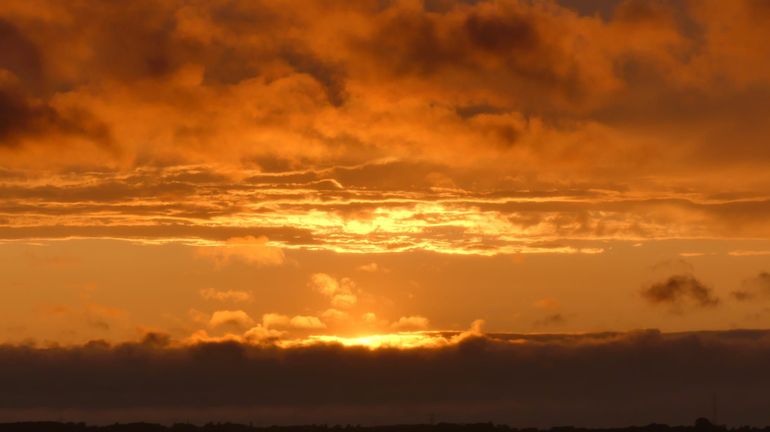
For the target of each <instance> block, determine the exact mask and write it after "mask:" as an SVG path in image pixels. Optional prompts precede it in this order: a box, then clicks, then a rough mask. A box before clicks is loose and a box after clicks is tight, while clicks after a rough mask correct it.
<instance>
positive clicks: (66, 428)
mask: <svg viewBox="0 0 770 432" xmlns="http://www.w3.org/2000/svg"><path fill="white" fill-rule="evenodd" d="M594 431H595V432H728V431H733V432H759V431H762V432H770V426H765V427H763V428H757V427H748V426H744V427H739V428H726V427H724V426H715V425H712V424H711V423H710V422H709V421H708V420H706V419H698V420H696V422H695V424H694V425H693V426H668V425H663V424H650V425H647V426H630V427H625V428H606V429H588V428H577V427H572V426H562V427H554V428H550V429H534V428H513V427H510V426H507V425H496V424H493V423H473V424H452V423H438V424H415V425H392V426H354V425H346V426H340V425H337V426H326V425H304V426H269V427H257V426H251V425H243V424H236V423H208V424H205V425H202V426H197V425H192V424H185V423H177V424H173V425H171V426H164V425H160V424H154V423H122V424H120V423H116V424H113V425H107V426H92V425H87V424H85V423H60V422H21V423H0V432H594Z"/></svg>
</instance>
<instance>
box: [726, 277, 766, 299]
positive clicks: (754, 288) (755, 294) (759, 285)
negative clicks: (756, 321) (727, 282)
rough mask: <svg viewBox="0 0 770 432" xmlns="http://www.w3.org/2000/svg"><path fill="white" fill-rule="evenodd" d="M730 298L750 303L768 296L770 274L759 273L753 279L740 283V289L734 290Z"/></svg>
mask: <svg viewBox="0 0 770 432" xmlns="http://www.w3.org/2000/svg"><path fill="white" fill-rule="evenodd" d="M731 294H732V296H733V297H734V298H735V299H736V300H738V301H751V300H754V299H757V298H761V297H768V296H770V273H768V272H760V273H759V274H758V275H756V276H754V277H753V278H750V279H746V280H744V281H743V282H742V283H741V288H740V289H737V290H734V291H733V292H732V293H731Z"/></svg>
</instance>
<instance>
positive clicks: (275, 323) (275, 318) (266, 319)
mask: <svg viewBox="0 0 770 432" xmlns="http://www.w3.org/2000/svg"><path fill="white" fill-rule="evenodd" d="M290 321H291V319H290V318H289V317H288V316H286V315H282V314H277V313H266V314H264V315H262V325H263V326H264V327H265V328H272V327H286V326H288V325H289V322H290Z"/></svg>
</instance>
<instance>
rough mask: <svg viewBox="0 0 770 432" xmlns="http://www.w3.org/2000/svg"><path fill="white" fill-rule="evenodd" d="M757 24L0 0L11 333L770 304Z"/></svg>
mask: <svg viewBox="0 0 770 432" xmlns="http://www.w3.org/2000/svg"><path fill="white" fill-rule="evenodd" d="M769 38H770V6H768V3H767V2H763V1H759V0H731V1H717V0H706V1H652V0H650V1H641V0H622V1H621V0H618V1H616V0H602V1H590V2H589V1H586V2H581V1H574V0H569V1H567V0H564V1H548V0H543V1H525V0H499V1H494V0H490V1H470V0H468V1H463V0H422V1H420V0H402V1H399V0H387V1H379V0H377V1H375V0H362V1H355V2H348V1H334V0H317V1H311V0H299V1H296V0H295V1H240V0H233V1H211V2H196V1H183V0H170V1H163V2H157V1H150V0H137V1H131V2H95V1H86V0H75V1H67V2H61V1H55V0H36V1H29V0H4V1H3V5H2V7H1V8H0V275H2V277H1V278H0V293H1V294H2V301H0V344H7V345H8V346H17V345H28V346H36V347H46V346H52V345H62V346H75V345H81V344H84V343H87V342H89V341H94V340H103V341H107V342H109V343H112V344H119V343H124V342H130V341H139V340H142V339H143V338H145V337H146V335H147V334H152V335H156V336H157V335H163V337H164V338H168V340H169V341H171V342H170V343H171V345H172V346H174V347H188V346H192V345H195V344H199V343H205V342H217V341H223V340H229V341H235V342H238V343H243V344H248V345H265V344H266V345H275V346H278V347H283V348H285V349H294V348H296V347H304V346H308V345H312V344H323V343H326V342H339V343H342V344H344V345H351V344H353V345H355V344H362V345H366V346H369V347H379V346H383V345H385V346H388V345H395V346H409V347H415V346H418V347H446V346H451V345H454V344H458V343H460V342H461V340H460V339H462V338H461V336H460V335H463V334H464V335H476V336H478V335H481V334H483V333H485V332H486V333H500V334H507V333H516V334H530V333H595V332H606V331H613V332H628V331H633V330H637V329H660V330H662V331H664V332H686V331H700V330H720V331H724V330H731V329H745V328H768V327H770V273H768V272H770V195H768V191H770V170H768V169H767V167H768V166H770V165H769V164H770V146H768V144H767V143H768V142H770V128H768V127H767V125H766V122H767V118H769V117H768V114H770V53H768V49H767V42H766V41H767V40H768V39H769ZM479 320H481V321H479ZM432 331H447V332H452V333H431V332H432ZM462 332H465V333H462ZM377 335H379V336H377ZM383 335H384V336H383ZM164 340H165V339H164ZM179 349H182V348H179ZM0 417H2V412H0Z"/></svg>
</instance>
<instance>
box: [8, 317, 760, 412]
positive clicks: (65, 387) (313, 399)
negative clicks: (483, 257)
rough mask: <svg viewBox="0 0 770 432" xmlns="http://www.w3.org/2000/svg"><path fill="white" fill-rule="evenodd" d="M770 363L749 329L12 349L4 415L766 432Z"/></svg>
mask: <svg viewBox="0 0 770 432" xmlns="http://www.w3.org/2000/svg"><path fill="white" fill-rule="evenodd" d="M768 359H770V335H769V334H768V332H767V331H740V330H735V331H723V332H704V333H697V332H696V333H677V334H662V333H660V332H657V331H637V332H630V333H601V334H590V333H588V334H580V335H571V334H563V335H558V334H548V335H521V334H516V335H495V336H494V337H492V336H486V337H480V336H471V337H468V338H466V339H464V340H463V341H462V342H461V343H459V344H457V345H451V346H446V347H443V348H429V349H412V350H391V349H383V350H375V351H371V350H368V349H359V348H342V347H340V346H338V345H336V346H335V345H317V346H311V347H296V348H287V349H276V348H274V347H271V346H269V345H261V344H255V345H253V346H252V345H242V344H238V343H235V342H220V343H199V344H195V345H191V346H177V345H174V344H171V345H170V346H166V347H158V346H156V345H152V344H150V345H146V344H141V343H128V344H121V345H116V346H109V345H107V344H103V343H102V344H89V345H84V346H80V347H69V348H64V347H50V348H45V349H42V348H34V347H21V346H19V347H16V346H8V345H4V346H0V381H2V382H3V385H4V389H5V391H3V392H0V406H2V407H3V409H2V410H0V417H1V418H8V416H10V415H14V413H16V414H17V415H22V414H21V413H27V415H28V417H26V419H27V420H33V419H39V418H48V417H47V416H48V415H50V412H68V413H70V414H68V418H69V416H70V415H71V416H72V418H78V419H80V420H83V421H89V422H92V421H95V420H97V419H101V420H106V419H108V418H112V419H115V418H120V419H126V420H129V419H133V420H147V419H148V418H152V419H153V420H158V421H160V420H164V421H167V422H173V419H174V418H185V419H188V420H189V421H195V422H205V421H210V420H211V419H212V417H213V418H215V419H219V417H217V416H216V415H214V413H216V412H217V411H216V409H222V410H223V411H219V415H221V416H223V417H222V419H223V420H225V419H230V420H231V421H233V420H240V419H241V418H243V419H246V420H247V419H248V418H251V417H249V416H253V415H254V413H255V412H258V413H262V414H264V417H262V416H261V417H260V418H262V419H264V421H265V422H266V423H277V424H284V423H291V424H296V423H305V424H310V423H328V422H332V423H334V422H336V421H341V420H344V419H348V420H349V421H351V422H355V423H362V424H369V423H376V422H377V419H378V418H379V419H382V418H385V419H388V421H389V422H390V423H399V422H401V423H404V422H410V421H414V420H413V419H414V417H410V413H412V412H413V411H410V410H409V409H408V408H410V407H411V408H412V409H417V410H418V411H419V412H434V413H436V416H437V417H438V418H440V419H443V420H444V421H454V422H463V421H470V422H473V421H481V420H482V419H483V420H484V421H493V422H498V423H509V424H510V423H513V424H527V425H532V426H544V427H547V426H554V425H555V424H556V423H557V422H558V424H572V425H576V426H589V427H590V426H593V427H611V426H612V425H619V424H624V425H627V424H645V423H647V422H649V421H650V417H649V416H650V414H649V413H650V412H654V413H655V421H658V422H664V423H669V424H689V423H691V422H692V419H693V417H695V416H697V415H696V414H693V409H694V408H693V404H694V403H695V404H696V405H697V404H698V402H697V401H703V404H702V405H703V409H704V410H709V409H710V405H709V404H710V402H709V401H710V400H711V395H712V394H714V393H716V394H718V395H720V401H721V400H724V401H729V402H724V404H725V410H727V409H728V407H729V406H734V407H741V415H740V424H754V425H763V424H764V422H765V419H766V414H767V409H766V406H765V404H764V403H763V402H762V401H764V400H765V399H764V398H763V396H764V395H765V394H766V389H767V388H768V385H770V378H768V376H767V374H766V373H765V369H766V365H767V362H768ZM52 364H55V365H56V368H52V367H51V365H52ZM340 365H344V367H340ZM254 383H259V391H255V388H254ZM597 383H601V385H597ZM704 383H707V386H708V391H706V392H704V389H703V388H704ZM629 388H633V389H634V391H633V392H629V391H628V389H629ZM674 388H675V389H676V391H673V390H672V389H674ZM297 389H302V391H301V392H300V391H297ZM330 389H334V391H331V390H330ZM373 389H376V391H375V390H373ZM720 403H721V402H720ZM640 406H644V407H646V409H645V410H642V411H640V410H639V409H638V407H640ZM720 406H721V405H720ZM695 409H696V410H697V407H696V408H695ZM36 410H39V411H36ZM148 412H152V413H153V415H152V416H151V417H150V416H149V414H148ZM225 412H226V413H227V414H224V413H225ZM282 413H283V415H282ZM383 415H384V417H381V416H383ZM180 416H181V417H180ZM241 416H242V417H241ZM554 419H558V420H554Z"/></svg>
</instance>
